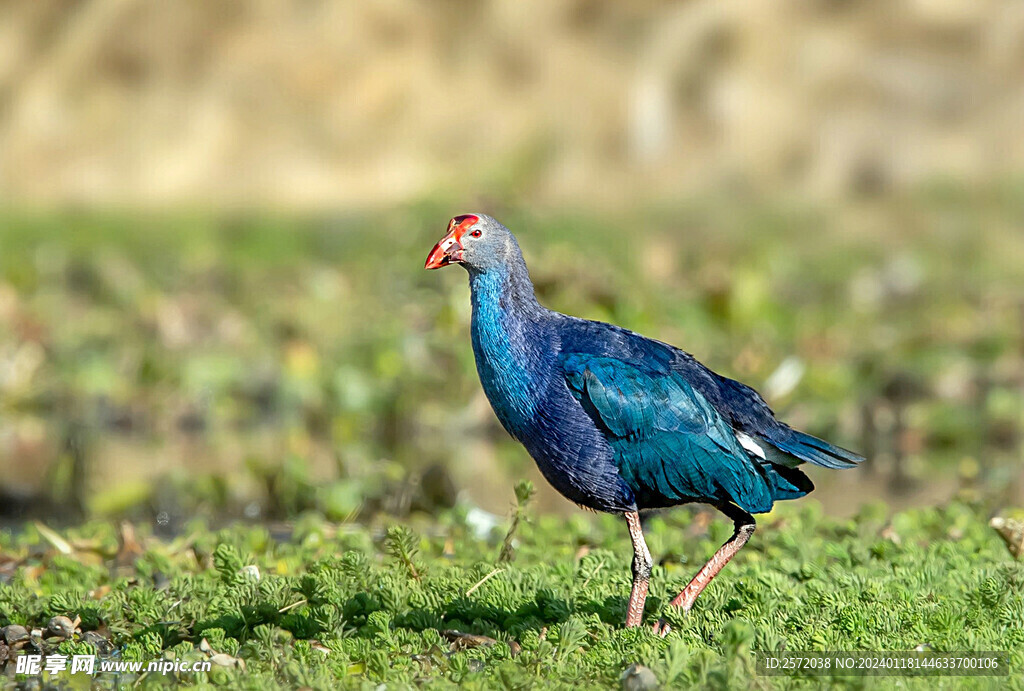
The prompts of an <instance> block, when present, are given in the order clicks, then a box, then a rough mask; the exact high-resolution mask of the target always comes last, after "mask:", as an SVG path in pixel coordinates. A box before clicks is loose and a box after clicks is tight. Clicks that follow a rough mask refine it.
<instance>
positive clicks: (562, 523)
mask: <svg viewBox="0 0 1024 691" xmlns="http://www.w3.org/2000/svg"><path fill="white" fill-rule="evenodd" d="M529 513H531V512H529V511H528V512H527V514H529ZM684 513H686V512H677V513H673V514H668V515H665V516H659V517H655V518H654V519H653V520H652V521H651V522H650V525H649V526H648V529H647V533H648V541H649V542H650V545H651V550H652V552H653V553H654V554H655V555H657V557H658V562H657V563H656V566H655V568H654V573H653V579H652V590H651V596H650V598H649V599H648V604H647V614H646V621H645V623H646V624H650V623H653V622H654V621H657V619H658V617H659V616H664V617H666V618H667V620H668V621H669V622H670V624H671V626H672V631H671V632H670V633H669V635H668V636H667V637H665V638H661V637H658V636H657V635H655V634H654V633H653V632H652V631H651V629H650V627H649V626H644V627H642V628H638V629H624V628H623V626H622V621H623V619H624V617H625V610H626V600H627V595H628V593H629V587H630V570H629V559H630V556H631V548H630V545H629V541H628V538H627V535H626V530H625V527H624V525H623V523H622V521H621V519H619V518H618V517H614V516H609V515H602V516H600V517H598V518H596V519H595V520H586V519H585V518H584V517H583V516H582V515H579V514H578V515H577V516H575V517H573V518H570V519H569V520H563V519H561V518H559V517H557V516H554V515H550V514H547V515H545V516H542V517H539V518H537V519H534V520H528V519H527V518H526V517H525V516H520V520H518V521H517V522H518V526H517V529H516V533H515V535H514V537H513V541H514V543H515V544H516V550H515V555H514V557H513V558H512V559H506V560H504V561H503V560H502V559H501V558H500V557H499V553H503V552H504V549H503V545H504V544H507V542H508V541H503V540H502V532H503V531H502V530H501V529H500V528H496V529H495V530H493V531H491V532H490V533H489V534H487V535H485V536H483V537H477V536H476V528H475V527H474V526H473V525H472V524H471V523H470V522H469V521H468V520H467V515H466V513H465V512H464V511H460V510H455V511H445V512H441V513H440V514H439V515H438V516H437V517H436V518H433V519H432V518H429V517H426V516H420V517H419V518H418V519H414V520H413V521H412V522H411V524H410V526H396V525H391V526H389V527H387V528H386V529H385V526H384V525H383V524H381V523H376V524H373V525H370V526H363V525H359V524H353V525H341V526H338V525H336V524H331V523H327V522H325V521H323V519H322V518H321V517H319V516H317V515H316V514H313V513H308V514H305V515H304V516H302V517H301V518H299V519H298V520H297V521H296V522H295V523H294V525H293V526H292V527H291V528H290V529H289V530H288V531H286V532H283V533H276V534H275V533H272V532H271V531H269V530H268V529H267V528H266V527H263V526H245V525H242V524H236V525H235V526H234V527H232V528H230V529H223V530H210V529H209V528H208V527H207V526H206V523H205V521H204V520H202V519H193V520H191V521H190V522H189V523H188V525H187V526H186V529H185V530H184V532H183V533H182V535H181V536H180V537H178V538H175V539H173V540H161V539H158V538H155V537H153V536H151V535H149V534H148V533H146V532H145V531H140V532H139V533H138V534H136V533H135V532H134V530H132V529H131V526H130V525H127V524H124V525H122V526H121V528H120V530H118V529H115V528H114V526H113V525H112V524H111V523H109V522H89V523H86V524H83V525H80V526H78V527H76V528H74V529H71V530H68V531H63V532H62V533H61V534H56V533H54V532H53V531H51V530H49V529H47V528H45V527H43V526H41V525H39V524H36V525H35V526H28V527H27V529H26V530H25V531H23V532H22V533H20V534H18V535H17V536H12V534H11V533H9V532H0V553H2V554H3V555H5V556H4V558H3V560H2V561H0V578H2V579H3V582H4V585H3V587H2V588H0V626H6V625H9V624H14V625H16V626H18V627H25V628H24V629H22V628H16V629H13V631H15V632H17V633H16V634H14V635H12V629H11V628H10V627H9V628H8V629H5V631H4V633H5V634H6V637H7V639H8V640H9V641H14V642H12V643H11V645H12V647H11V650H10V653H11V654H17V652H18V651H19V650H20V651H22V652H33V651H35V652H36V653H37V654H38V652H40V651H41V652H42V653H43V654H50V653H52V652H54V651H57V652H60V653H62V654H68V655H72V654H99V655H100V656H101V658H103V659H121V660H126V661H142V662H147V663H148V662H149V661H150V660H154V659H160V658H169V659H170V658H177V659H179V660H187V661H196V660H208V659H209V660H212V661H213V662H214V666H213V668H212V670H211V671H210V672H209V673H196V674H191V673H189V674H171V675H168V676H160V675H157V674H149V675H146V676H144V677H143V678H138V676H132V675H130V674H123V675H121V676H119V677H118V678H117V679H116V680H115V679H113V678H104V676H103V675H101V676H99V677H95V678H94V679H93V682H94V683H98V684H109V683H116V685H118V686H120V685H128V684H131V685H133V686H139V685H141V686H145V687H154V686H171V685H175V684H178V683H184V684H192V683H195V684H199V685H207V684H213V685H217V686H228V687H232V688H251V689H255V688H299V687H304V688H316V689H329V688H377V687H378V684H380V683H387V685H388V688H411V687H416V688H421V687H427V688H450V687H452V686H453V685H454V684H456V683H461V684H464V685H466V686H467V687H468V688H480V689H482V688H506V689H507V688H531V687H533V686H539V685H543V686H544V687H545V688H580V686H581V685H582V686H585V687H586V688H619V678H620V675H622V674H623V672H624V671H625V670H626V669H627V668H629V667H630V666H631V665H633V664H636V663H639V664H642V665H645V666H647V667H648V668H649V669H650V670H651V671H652V673H653V674H654V675H655V677H656V678H657V680H658V681H659V682H660V683H661V684H663V685H664V687H665V688H684V687H685V688H702V689H730V688H749V687H752V686H753V687H755V688H765V689H770V688H794V687H801V688H802V687H803V685H806V683H807V682H804V683H803V684H800V683H799V682H798V681H795V680H793V679H790V678H786V677H755V676H754V656H753V653H752V651H782V650H789V651H793V650H815V651H835V650H876V651H909V650H914V649H920V650H935V651H961V650H970V651H1009V654H1010V660H1009V662H1010V678H1009V679H1007V678H1005V677H1002V678H992V677H981V678H967V677H945V678H941V677H924V678H916V679H915V678H907V677H905V676H900V677H890V678H876V679H870V680H868V679H863V678H841V677H834V678H826V679H820V680H818V681H820V682H824V683H826V684H828V685H829V686H830V687H836V688H844V687H847V686H848V687H850V688H867V687H870V688H911V689H935V688H948V689H960V688H992V687H994V686H996V685H997V684H998V685H999V687H1000V688H1014V689H1019V688H1021V687H1022V682H1024V676H1022V670H1024V628H1022V627H1021V625H1020V622H1021V620H1022V618H1024V595H1022V593H1024V562H1020V561H1016V560H1014V559H1013V558H1012V557H1011V556H1010V553H1009V552H1008V551H1007V549H1006V546H1005V545H1004V544H1003V542H1002V541H1001V540H1000V539H999V538H998V536H997V535H996V534H995V532H994V531H991V530H989V529H988V527H987V526H986V524H985V520H986V519H985V513H984V511H983V510H982V509H981V507H979V506H977V505H969V504H963V503H953V504H951V505H949V506H948V507H946V508H943V509H931V508H929V509H919V510H911V511H907V512H902V513H898V514H896V515H894V516H892V517H891V518H890V517H888V513H889V512H888V509H887V508H886V507H885V506H884V505H883V504H881V503H873V504H868V505H865V506H864V507H863V508H862V509H861V510H860V511H859V512H858V513H857V514H856V515H855V516H853V517H851V518H850V519H846V520H836V519H832V518H828V517H825V516H823V514H822V512H821V509H820V507H819V506H818V505H817V504H816V503H814V502H806V503H803V504H801V505H796V504H787V505H785V507H783V508H782V509H781V510H779V511H777V512H776V513H775V514H773V515H772V516H770V517H768V518H765V519H764V520H762V521H761V523H760V529H759V530H758V532H757V535H756V537H755V539H754V540H752V541H751V543H750V544H749V545H748V546H747V547H746V548H745V549H744V550H743V551H742V552H741V553H740V554H739V556H738V557H737V558H736V559H735V560H734V561H733V562H732V563H730V564H729V566H728V567H727V568H726V569H725V570H724V571H723V572H722V574H721V575H720V576H719V577H718V578H717V579H715V580H714V581H713V582H712V583H711V585H710V586H709V587H708V589H707V590H706V591H705V592H704V593H703V595H702V596H701V598H700V599H699V600H698V602H697V605H696V606H695V608H694V609H693V610H692V611H691V612H690V613H689V614H684V613H681V612H679V611H677V610H675V609H673V608H670V607H668V605H667V603H668V601H669V600H670V599H671V598H672V597H673V596H674V595H675V594H676V593H677V592H678V591H679V589H680V588H682V587H683V586H684V585H685V584H686V582H687V581H688V579H689V578H690V576H691V575H692V573H693V571H694V570H695V569H696V568H697V565H698V564H699V563H702V562H703V560H705V559H706V558H708V557H709V556H710V555H711V554H712V553H713V552H714V550H715V549H716V548H717V547H718V545H719V544H720V543H721V542H722V541H723V540H724V539H725V538H726V537H727V536H728V534H729V530H730V527H729V526H728V525H727V523H728V522H727V521H721V520H717V521H713V522H709V521H708V520H706V519H707V518H708V515H707V514H699V513H698V514H695V515H693V516H692V519H693V520H690V519H689V518H685V519H684V517H683V514H684ZM680 519H682V520H680ZM54 617H67V619H68V620H69V621H67V622H65V623H64V626H61V625H60V622H61V621H62V620H57V621H56V622H54V621H53V620H52V618H54ZM33 629H36V630H38V633H36V634H32V635H30V632H31V631H32V630H33ZM0 652H2V653H4V654H7V653H8V649H7V647H2V649H0ZM243 666H244V668H243V669H239V668H240V667H243ZM64 676H65V677H66V676H67V675H66V674H65V675H64ZM82 679H83V677H81V676H79V677H78V680H82ZM49 681H50V682H53V683H61V680H60V679H53V678H50V679H49ZM68 681H69V682H70V683H75V682H71V681H70V680H68ZM1007 684H1008V685H1007ZM627 688H636V687H627ZM644 688H650V687H644Z"/></svg>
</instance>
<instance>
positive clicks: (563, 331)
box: [426, 214, 863, 629]
mask: <svg viewBox="0 0 1024 691" xmlns="http://www.w3.org/2000/svg"><path fill="white" fill-rule="evenodd" d="M449 264H461V265H462V266H464V267H465V268H466V270H467V271H468V272H469V285H470V290H471V296H472V297H471V299H472V303H473V317H472V339H473V353H474V354H475V356H476V366H477V371H478V372H479V374H480V383H481V384H482V385H483V388H484V392H485V393H486V394H487V398H488V399H489V400H490V402H491V406H492V407H493V408H494V412H495V414H496V415H497V416H498V420H500V421H501V424H502V425H503V426H504V427H505V429H506V430H508V432H509V433H510V434H511V435H512V436H513V437H515V438H516V439H518V440H519V441H520V442H521V443H522V444H523V446H525V447H526V450H527V451H529V453H530V455H531V456H533V458H534V460H536V461H537V466H538V467H539V468H540V471H541V473H543V474H544V477H545V478H547V480H548V482H550V483H551V484H552V485H553V486H554V487H555V489H557V490H558V491H559V492H560V493H562V495H564V496H565V497H566V498H568V499H570V500H571V501H574V502H576V503H577V504H580V505H582V506H585V507H588V508H591V509H596V510H599V511H607V512H611V513H621V514H623V515H624V516H625V518H626V523H627V524H628V526H629V534H630V537H631V538H632V540H633V590H632V593H631V594H630V598H629V606H628V611H627V616H626V626H639V625H640V623H641V620H642V618H643V613H644V600H645V599H646V598H647V590H648V584H649V581H650V575H651V566H652V562H651V554H650V552H649V551H648V549H647V544H646V542H645V541H644V535H643V530H642V528H641V525H640V514H639V512H640V511H643V510H644V509H655V508H661V507H668V506H675V505H677V504H685V503H688V502H703V503H707V504H711V505H713V506H715V507H716V508H718V509H719V510H720V511H721V512H722V513H724V514H725V515H726V516H728V517H729V518H731V519H732V520H733V521H734V523H735V527H736V529H735V532H734V533H733V536H732V538H730V539H729V540H728V541H727V542H726V543H725V544H724V545H722V547H721V548H720V549H719V550H718V551H717V552H716V553H715V554H714V556H712V557H711V559H710V560H709V561H708V563H707V564H705V565H704V566H703V567H702V568H701V569H700V571H698V572H697V575H696V576H694V577H693V580H691V581H690V583H689V584H688V585H687V586H686V587H685V588H683V591H682V592H681V593H679V595H678V597H676V598H675V599H674V600H672V603H671V604H672V605H673V606H676V607H682V608H683V609H684V610H689V609H690V608H691V607H692V606H693V603H694V601H695V600H696V599H697V596H698V595H700V593H701V591H702V590H704V588H705V587H706V586H707V585H708V583H710V582H711V579H713V578H714V577H715V575H716V574H718V572H719V571H721V569H722V567H723V566H725V565H726V564H727V563H728V562H729V560H730V559H732V557H733V556H734V555H735V554H736V552H737V551H739V549H740V548H741V547H743V545H744V544H746V542H747V540H748V539H750V536H751V535H752V534H753V532H754V525H755V524H754V517H753V516H752V515H751V514H754V513H764V512H767V511H770V510H771V508H772V504H773V503H774V502H775V501H776V500H779V499H795V498H796V497H802V496H803V495H805V494H807V493H808V492H810V491H811V490H812V489H814V486H813V485H812V484H811V481H810V480H809V479H808V478H807V476H806V475H804V474H803V473H802V472H800V470H798V469H797V466H798V465H800V464H801V463H804V462H808V463H813V464H815V465H820V466H824V467H826V468H849V467H852V466H854V465H855V464H857V463H858V462H860V461H861V460H863V458H862V457H861V456H858V455H857V454H855V453H851V452H850V451H847V450H845V449H841V448H839V447H837V446H834V445H832V444H829V443H828V442H826V441H822V440H821V439H818V438H816V437H812V436H811V435H809V434H804V433H803V432H798V431H797V430H794V429H792V428H791V427H789V426H788V425H786V424H785V423H782V422H779V421H778V420H776V419H775V416H774V414H773V413H772V411H771V409H770V408H769V407H768V405H767V404H766V403H765V401H764V399H763V398H761V396H760V395H759V394H758V393H757V392H756V391H754V390H753V389H751V388H750V387H748V386H746V385H744V384H741V383H739V382H737V381H734V380H732V379H727V378H726V377H722V376H720V375H718V374H715V373H714V372H712V371H711V370H709V369H708V368H707V367H705V366H704V365H702V364H701V363H699V362H697V360H695V359H694V358H693V356H692V355H690V354H689V353H685V352H683V351H682V350H679V349H678V348H675V347H673V346H670V345H668V344H666V343H661V342H660V341H655V340H651V339H649V338H645V337H643V336H641V335H639V334H636V333H633V332H632V331H629V330H627V329H623V328H621V327H618V326H613V325H611V324H604V323H602V322H595V321H587V320H585V319H579V318H577V317H570V316H567V315H564V314H559V313H558V312H553V311H551V310H549V309H547V308H545V307H543V306H542V305H540V303H538V302H537V298H536V297H535V296H534V291H533V284H532V283H531V282H530V276H529V274H528V273H527V270H526V263H525V262H524V261H523V255H522V253H521V252H520V250H519V244H518V243H517V242H516V239H515V237H513V235H512V233H511V232H509V230H508V229H507V228H505V226H503V225H501V224H500V223H498V222H497V221H496V220H494V219H493V218H491V217H489V216H485V215H483V214H466V215H463V216H456V217H455V218H453V219H452V220H451V222H450V223H449V224H448V233H447V234H446V235H445V236H444V237H443V238H442V239H441V241H440V242H438V243H437V245H435V246H434V249H433V250H432V251H431V252H430V255H429V256H428V257H427V262H426V268H428V269H439V268H441V267H443V266H447V265H449ZM655 628H656V629H658V625H655Z"/></svg>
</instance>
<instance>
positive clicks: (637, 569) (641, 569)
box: [625, 511, 653, 627]
mask: <svg viewBox="0 0 1024 691" xmlns="http://www.w3.org/2000/svg"><path fill="white" fill-rule="evenodd" d="M625 515H626V524H627V525H628V526H629V537H630V538H631V539H632V540H633V591H632V592H631V593H630V594H629V608H628V609H627V611H626V626H627V627H631V626H640V622H641V621H642V620H643V618H644V602H645V601H646V600H647V590H648V588H650V584H651V566H652V565H653V561H652V560H651V553H650V551H649V550H648V549H647V542H646V541H645V540H644V531H643V528H641V527H640V514H638V513H637V512H636V511H630V512H629V513H627V514H625Z"/></svg>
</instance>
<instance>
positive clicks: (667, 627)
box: [652, 619, 672, 638]
mask: <svg viewBox="0 0 1024 691" xmlns="http://www.w3.org/2000/svg"><path fill="white" fill-rule="evenodd" d="M652 630H653V631H654V635H655V636H660V637H662V638H664V637H665V636H667V635H669V633H671V632H672V626H671V624H669V623H668V622H667V621H665V620H664V619H659V620H658V621H656V622H654V626H653V627H652Z"/></svg>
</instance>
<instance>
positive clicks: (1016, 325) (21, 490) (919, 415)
mask: <svg viewBox="0 0 1024 691" xmlns="http://www.w3.org/2000/svg"><path fill="white" fill-rule="evenodd" d="M467 210H471V209H467V208H463V206H462V205H459V204H454V203H449V202H448V201H443V202H442V201H433V202H430V203H423V204H419V205H412V206H408V207H405V208H402V209H398V210H392V211H388V212H383V213H361V214H356V213H339V214H334V215H332V214H318V215H307V216H303V215H296V214H286V213H280V214H275V213H259V214H257V213H241V212H239V213H226V212H222V213H219V214H212V213H205V212H193V213H188V212H181V211H178V212H162V213H160V212H146V213H136V212H131V211H126V210H122V211H110V212H102V213H101V212H96V211H80V210H67V211H63V212H46V213H42V212H30V211H10V210H9V211H7V212H5V213H3V214H2V216H0V468H2V469H3V477H2V479H0V488H2V489H3V491H4V492H5V493H6V494H8V495H11V496H10V497H7V500H5V502H4V505H5V506H6V511H5V513H6V515H7V516H6V517H7V518H8V519H11V518H13V519H19V518H23V517H25V516H31V515H36V516H44V517H48V518H49V517H58V516H61V515H64V516H67V517H69V518H72V517H74V516H76V515H80V514H82V513H85V514H104V515H123V514H127V515H134V516H135V517H136V518H140V517H142V516H146V517H148V518H152V519H155V518H157V517H159V519H160V521H159V522H160V524H161V525H163V526H169V528H168V529H169V530H171V531H172V532H173V531H175V530H178V529H179V528H180V526H181V524H182V522H183V521H184V520H186V519H187V518H188V517H189V516H191V515H193V514H195V513H196V512H210V513H213V514H215V515H226V516H241V515H245V516H249V517H251V518H268V517H269V518H283V517H288V516H291V515H295V514H297V513H299V512H301V511H303V510H306V509H317V510H319V511H321V512H323V513H325V514H326V515H327V516H328V517H330V518H331V519H334V520H344V519H348V518H352V517H356V516H360V517H363V518H365V517H367V516H370V515H372V514H373V513H374V512H375V511H378V510H384V511H387V512H389V513H393V514H403V513H407V512H408V511H409V510H411V509H415V508H418V507H419V508H425V509H428V510H433V509H435V508H437V507H439V506H450V505H451V504H452V503H453V501H454V495H455V494H456V493H457V492H460V491H463V490H466V494H465V495H464V496H466V497H468V500H469V501H471V502H472V503H476V504H478V505H481V506H484V507H485V508H488V509H490V510H492V511H498V512H500V511H501V510H502V507H503V506H504V505H505V499H504V497H506V496H507V489H508V487H509V486H510V484H511V479H512V478H515V477H520V476H523V475H524V474H530V473H533V474H532V475H529V476H530V477H533V478H536V477H537V476H536V474H535V471H534V470H533V464H532V462H531V461H530V460H529V458H528V457H527V456H526V454H525V453H524V452H522V451H521V449H519V447H518V446H516V445H515V444H513V443H512V442H511V441H510V440H508V438H507V436H506V435H505V434H504V432H503V431H501V430H500V428H499V427H498V425H497V422H496V421H495V420H494V418H493V415H492V414H491V412H490V410H489V409H488V407H487V404H486V400H485V399H484V397H483V395H482V393H481V391H480V388H479V384H478V382H477V378H476V373H475V369H474V366H473V361H472V353H471V349H470V345H469V335H468V321H469V301H468V290H467V286H466V280H465V276H464V274H463V272H461V271H460V270H458V269H448V270H447V271H443V272H425V271H423V270H422V264H423V260H424V257H425V255H426V253H427V251H428V250H429V248H430V247H431V246H432V244H433V243H434V242H435V241H436V240H437V238H438V237H440V235H441V234H442V233H443V230H444V227H445V223H446V221H447V219H448V218H449V217H450V216H451V215H453V214H455V213H460V212H464V211H467ZM487 210H488V211H490V212H492V213H493V214H494V215H496V216H497V217H498V218H499V219H501V220H503V221H504V222H505V223H506V224H507V225H508V226H509V227H511V228H512V229H513V231H514V232H516V233H517V235H518V237H519V239H520V241H521V244H522V246H523V248H524V252H525V254H526V257H527V261H528V262H529V264H530V267H531V271H532V274H533V277H534V279H535V282H536V284H537V289H538V293H539V296H540V298H541V300H542V301H543V302H544V303H545V304H547V305H548V306H550V307H552V308H555V309H559V310H561V311H565V312H568V313H572V314H577V315H580V316H583V317H588V318H595V319H602V320H608V321H612V322H615V323H617V324H621V325H624V326H626V327H629V328H632V329H634V330H637V331H640V332H642V333H645V334H646V335H649V336H652V337H656V338H659V339H662V340H665V341H668V342H671V343H673V344H675V345H678V346H680V347H682V348H684V349H685V350H688V351H690V352H692V353H694V354H695V355H696V356H697V357H698V358H700V359H701V360H702V361H704V362H706V363H707V364H708V365H710V366H711V367H712V368H714V369H716V370H718V371H720V372H722V373H723V374H727V375H730V376H733V377H736V378H739V379H742V380H744V381H746V382H748V383H750V384H752V385H754V386H755V387H757V388H759V389H761V390H762V392H763V393H765V395H766V396H767V397H768V399H769V401H770V403H772V405H773V406H774V407H775V409H776V411H777V412H778V413H779V415H780V416H781V417H782V418H783V419H785V420H787V421H789V422H790V423H792V424H794V425H795V426H800V427H803V428H805V429H807V430H809V431H811V432H813V433H816V434H819V435H822V436H825V437H827V438H829V439H831V440H833V441H836V442H838V443H841V444H843V445H845V446H848V447H851V448H854V449H858V450H860V451H862V452H864V453H866V454H867V455H868V456H869V457H870V458H871V461H872V462H871V463H870V464H869V465H868V466H867V467H866V468H864V469H862V470H858V471H855V472H853V473H818V474H815V475H814V480H815V482H816V483H817V484H818V486H819V492H818V494H817V496H819V497H821V498H822V500H823V501H825V502H826V504H827V505H828V506H829V510H830V511H832V512H835V513H838V514H842V513H843V512H846V513H847V514H849V512H851V511H853V510H854V509H855V508H856V506H858V505H859V504H860V503H861V502H862V501H864V500H866V499H869V498H872V497H885V498H889V499H891V500H892V501H894V502H896V503H897V504H903V505H906V504H926V503H933V502H937V501H944V500H945V499H947V498H948V497H950V496H952V495H954V494H955V493H956V492H958V491H966V492H968V493H969V494H970V493H978V492H981V493H983V494H984V495H985V496H988V497H993V502H995V503H1020V502H1021V501H1022V493H1024V489H1022V484H1024V482H1022V478H1021V462H1020V460H1021V444H1022V439H1021V428H1022V422H1024V233H1022V232H1021V228H1022V227H1024V188H1021V187H1020V186H1014V185H1007V186H1005V187H1003V188H995V189H986V190H983V191H972V190H965V189H961V188H956V187H943V186H935V187H932V188H929V189H926V190H922V191H920V192H918V193H916V194H914V195H908V196H904V197H900V198H890V199H888V200H886V201H878V202H862V203H852V202H851V203H844V204H838V203H837V204H836V205H835V206H834V207H829V208H823V207H812V206H807V205H798V204H786V203H784V202H774V203H771V204H767V203H763V202H758V201H752V200H749V199H745V198H743V197H741V196H740V197H737V198H729V199H726V198H720V199H705V200H700V201H694V202H690V203H687V204H679V205H676V206H674V207H671V208H667V207H666V208H645V209H643V210H638V211H636V212H632V213H609V214H603V215H600V214H596V213H593V212H582V211H581V212H569V211H564V210H563V211H559V212H550V211H545V210H530V209H528V208H526V207H524V206H517V207H513V208H502V207H501V206H496V205H491V206H490V207H489V208H488V209H487ZM424 473H426V475H424ZM538 485H540V486H541V495H540V497H539V502H540V506H541V508H542V509H545V510H550V509H557V510H563V511H571V510H573V508H572V507H571V506H569V505H568V504H567V503H566V502H564V501H562V500H561V499H558V498H556V497H555V496H554V495H553V493H552V492H551V491H550V490H549V489H548V488H547V487H546V486H544V485H543V483H542V482H538ZM830 488H832V489H830Z"/></svg>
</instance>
